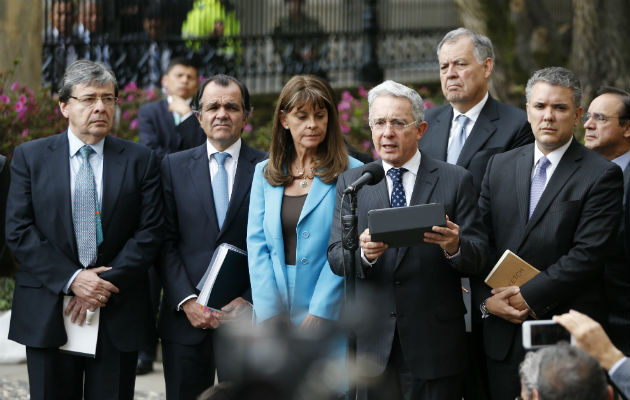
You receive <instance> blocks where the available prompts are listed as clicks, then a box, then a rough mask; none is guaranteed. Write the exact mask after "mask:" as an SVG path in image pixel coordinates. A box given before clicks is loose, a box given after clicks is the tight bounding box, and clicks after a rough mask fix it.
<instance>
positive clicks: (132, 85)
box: [123, 81, 138, 91]
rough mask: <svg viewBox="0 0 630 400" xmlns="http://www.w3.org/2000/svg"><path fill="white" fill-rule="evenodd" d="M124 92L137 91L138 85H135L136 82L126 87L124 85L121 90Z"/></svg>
mask: <svg viewBox="0 0 630 400" xmlns="http://www.w3.org/2000/svg"><path fill="white" fill-rule="evenodd" d="M123 90H124V91H128V90H138V85H136V82H133V81H132V82H129V83H128V84H127V85H125V87H124V88H123Z"/></svg>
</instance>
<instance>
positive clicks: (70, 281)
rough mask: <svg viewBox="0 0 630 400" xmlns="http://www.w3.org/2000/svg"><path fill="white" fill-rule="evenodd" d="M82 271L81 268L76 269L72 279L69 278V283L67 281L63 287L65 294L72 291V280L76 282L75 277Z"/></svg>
mask: <svg viewBox="0 0 630 400" xmlns="http://www.w3.org/2000/svg"><path fill="white" fill-rule="evenodd" d="M81 271H83V270H82V269H81V268H79V269H77V270H76V271H74V274H72V276H71V277H70V280H68V283H66V286H64V287H63V292H64V293H65V294H68V293H70V286H72V282H74V279H75V278H76V277H77V275H79V272H81Z"/></svg>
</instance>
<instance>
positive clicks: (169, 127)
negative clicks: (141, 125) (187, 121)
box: [157, 100, 195, 151]
mask: <svg viewBox="0 0 630 400" xmlns="http://www.w3.org/2000/svg"><path fill="white" fill-rule="evenodd" d="M159 106H160V107H159V108H160V112H159V114H158V116H157V117H158V120H159V121H160V124H161V125H162V126H163V127H164V131H165V132H164V134H165V135H166V137H167V138H168V140H169V141H170V140H172V141H173V143H172V144H171V145H170V146H169V147H170V148H171V150H172V151H176V150H177V149H179V146H180V144H181V141H182V138H181V136H180V135H179V132H177V129H176V128H177V127H176V126H175V119H174V118H173V113H171V112H170V111H169V110H168V101H167V100H160V102H159ZM194 117H195V116H194V115H192V116H190V117H189V118H194ZM171 132H175V135H173V134H172V133H171Z"/></svg>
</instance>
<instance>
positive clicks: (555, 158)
mask: <svg viewBox="0 0 630 400" xmlns="http://www.w3.org/2000/svg"><path fill="white" fill-rule="evenodd" d="M572 141H573V137H571V139H570V140H569V141H568V142H566V143H565V144H563V145H562V146H560V147H558V148H557V149H555V150H554V151H552V152H551V153H549V154H547V155H546V156H545V157H547V160H549V163H550V164H549V166H547V171H546V172H547V180H546V181H545V188H546V187H547V183H549V179H551V175H553V173H554V172H555V171H556V167H558V164H559V163H560V160H562V156H564V153H566V151H567V149H568V148H569V146H570V145H571V142H572ZM542 156H544V154H543V152H542V151H540V149H539V148H538V144H536V143H534V165H533V166H532V171H531V174H530V179H533V178H534V173H535V172H536V166H537V165H538V160H540V158H541V157H542ZM543 190H544V189H543Z"/></svg>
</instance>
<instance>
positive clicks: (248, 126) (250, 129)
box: [243, 124, 252, 132]
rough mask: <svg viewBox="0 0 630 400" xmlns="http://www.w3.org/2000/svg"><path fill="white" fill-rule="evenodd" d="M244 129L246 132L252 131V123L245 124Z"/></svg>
mask: <svg viewBox="0 0 630 400" xmlns="http://www.w3.org/2000/svg"><path fill="white" fill-rule="evenodd" d="M243 130H244V131H245V132H251V131H252V125H251V124H245V126H244V127H243Z"/></svg>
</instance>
